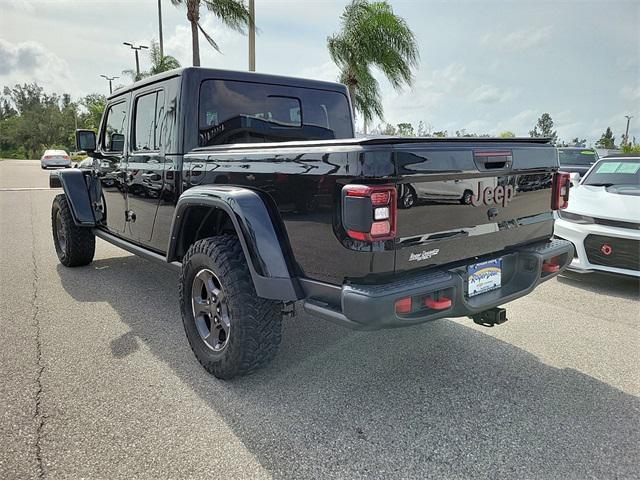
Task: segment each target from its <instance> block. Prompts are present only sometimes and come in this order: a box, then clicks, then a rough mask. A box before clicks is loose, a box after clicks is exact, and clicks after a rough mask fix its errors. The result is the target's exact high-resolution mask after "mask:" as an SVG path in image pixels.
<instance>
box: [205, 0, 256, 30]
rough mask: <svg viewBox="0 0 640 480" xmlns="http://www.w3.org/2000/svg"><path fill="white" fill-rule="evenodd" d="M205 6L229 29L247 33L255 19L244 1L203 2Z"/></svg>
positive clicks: (213, 0) (219, 0)
mask: <svg viewBox="0 0 640 480" xmlns="http://www.w3.org/2000/svg"><path fill="white" fill-rule="evenodd" d="M201 2H202V3H203V4H204V6H205V7H206V8H207V10H209V11H210V12H211V13H213V14H214V15H215V16H216V17H218V19H219V20H220V21H221V22H222V23H223V24H224V25H226V26H227V27H229V28H231V29H232V30H235V31H237V32H240V33H245V31H246V27H247V26H248V25H251V24H252V23H253V18H251V14H250V13H249V10H248V9H247V7H246V6H245V4H244V1H242V0H201Z"/></svg>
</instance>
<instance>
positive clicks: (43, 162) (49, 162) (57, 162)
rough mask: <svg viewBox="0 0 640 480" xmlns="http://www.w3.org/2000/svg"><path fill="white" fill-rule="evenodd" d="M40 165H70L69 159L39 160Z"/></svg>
mask: <svg viewBox="0 0 640 480" xmlns="http://www.w3.org/2000/svg"><path fill="white" fill-rule="evenodd" d="M40 166H42V167H70V166H71V160H63V159H60V160H40Z"/></svg>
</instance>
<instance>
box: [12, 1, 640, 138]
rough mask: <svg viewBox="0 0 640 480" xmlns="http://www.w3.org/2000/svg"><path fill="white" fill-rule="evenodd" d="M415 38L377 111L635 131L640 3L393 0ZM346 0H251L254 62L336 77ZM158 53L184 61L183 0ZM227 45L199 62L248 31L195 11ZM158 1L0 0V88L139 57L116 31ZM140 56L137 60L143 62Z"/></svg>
mask: <svg viewBox="0 0 640 480" xmlns="http://www.w3.org/2000/svg"><path fill="white" fill-rule="evenodd" d="M390 3H391V4H392V5H393V7H394V10H395V11H396V13H398V14H400V15H402V16H404V17H405V18H406V19H407V21H408V23H409V25H410V27H411V28H412V29H413V31H414V32H415V34H416V36H417V38H418V44H419V47H420V54H421V64H420V68H419V69H418V70H417V71H416V75H415V83H414V86H413V88H411V89H407V90H405V91H403V92H401V93H396V92H394V91H393V90H392V89H391V88H389V86H388V85H387V84H385V83H384V82H382V86H383V93H384V99H385V100H384V106H385V120H386V121H388V122H390V123H398V122H407V121H408V122H412V123H414V124H416V125H417V123H418V121H423V122H424V123H425V124H426V125H428V126H430V127H431V128H432V129H433V130H448V131H449V132H450V133H451V132H455V131H456V130H459V129H466V130H467V131H469V132H476V133H489V134H497V133H499V132H501V131H503V130H512V131H514V132H516V133H517V134H519V135H528V131H529V130H530V129H531V128H532V127H533V125H534V124H535V121H536V119H537V118H538V117H539V116H540V114H542V113H543V112H549V113H550V114H551V116H552V117H553V119H554V121H555V123H556V127H557V129H558V133H559V135H560V137H561V138H562V139H567V140H570V139H571V138H573V137H576V136H579V137H581V138H582V137H586V138H587V139H589V141H590V142H593V141H595V140H596V139H597V138H599V136H600V134H601V133H602V131H603V130H604V129H605V128H606V127H607V126H610V127H611V128H612V129H613V131H614V133H615V135H616V138H619V137H620V134H621V133H623V131H624V127H625V122H626V120H625V118H624V115H627V114H631V115H634V116H635V117H636V118H634V119H633V120H632V124H631V131H630V134H631V135H635V136H636V137H638V138H640V28H639V26H640V1H639V0H630V1H616V0H600V1H583V0H574V1H548V2H545V1H540V0H537V1H532V2H528V1H520V0H514V1H508V0H502V1H486V0H477V1H471V0H469V1H454V0H449V1H430V0H429V1H427V0H422V1H420V0H413V1H410V0H390ZM345 4H346V0H340V1H334V0H304V1H301V0H256V22H257V24H258V27H259V28H260V34H259V36H258V38H257V47H256V49H257V70H258V71H260V72H266V73H276V74H283V75H293V76H303V77H309V78H317V79H324V80H335V79H336V77H337V70H336V68H335V66H334V65H333V64H332V63H331V61H330V59H329V56H328V54H327V50H326V38H327V36H328V35H330V34H332V33H333V32H335V31H336V30H337V29H338V26H339V16H340V13H341V12H342V9H343V8H344V5H345ZM163 14H164V21H163V23H164V34H165V51H166V53H168V54H171V55H173V56H175V57H176V58H178V60H179V61H180V62H181V63H182V64H183V65H189V62H190V59H191V53H190V29H189V25H188V23H187V21H186V14H185V12H184V11H182V10H179V9H177V8H176V7H174V6H173V5H171V3H170V2H169V1H168V0H163ZM203 17H204V18H203V24H204V26H205V29H206V30H207V31H208V32H210V33H211V34H212V36H213V37H214V38H215V39H216V41H217V42H218V44H219V45H220V47H221V48H222V51H223V54H218V53H216V52H215V51H214V50H213V49H212V48H210V47H209V46H208V44H206V42H204V40H202V39H201V43H200V45H201V55H202V64H203V66H210V67H216V68H224V69H233V70H243V69H246V68H247V56H248V55H247V38H246V37H244V36H242V35H240V34H237V33H235V32H231V31H229V30H226V29H224V28H222V27H220V25H219V24H218V23H217V22H216V20H215V19H214V18H212V17H209V16H207V14H206V13H205V12H203ZM157 21H158V19H157V1H156V0H0V87H1V86H4V85H13V84H15V83H18V82H31V81H37V82H38V83H40V84H42V85H43V86H45V88H47V89H48V90H51V91H56V92H59V93H60V92H63V91H64V92H68V93H70V94H72V95H73V96H74V97H78V96H81V95H84V94H87V93H91V92H96V91H97V92H106V91H107V88H108V87H107V83H106V81H105V80H103V79H102V78H100V77H99V75H100V74H109V75H120V76H122V73H121V72H122V70H124V69H127V68H133V67H134V59H133V52H132V51H131V50H129V49H128V47H125V46H123V45H122V42H123V41H130V42H141V43H146V44H148V43H149V41H150V40H151V39H152V38H156V39H157V37H158V24H157ZM146 64H147V59H146V58H144V57H143V58H142V67H143V68H145V66H146Z"/></svg>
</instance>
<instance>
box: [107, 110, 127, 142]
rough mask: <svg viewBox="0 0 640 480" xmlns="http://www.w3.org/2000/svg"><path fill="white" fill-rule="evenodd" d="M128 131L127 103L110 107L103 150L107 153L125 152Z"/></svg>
mask: <svg viewBox="0 0 640 480" xmlns="http://www.w3.org/2000/svg"><path fill="white" fill-rule="evenodd" d="M126 130H127V102H120V103H116V104H115V105H111V106H110V107H109V111H108V112H107V120H106V122H105V126H104V135H103V137H102V148H103V150H105V151H107V152H114V153H122V152H123V151H124V135H125V132H126Z"/></svg>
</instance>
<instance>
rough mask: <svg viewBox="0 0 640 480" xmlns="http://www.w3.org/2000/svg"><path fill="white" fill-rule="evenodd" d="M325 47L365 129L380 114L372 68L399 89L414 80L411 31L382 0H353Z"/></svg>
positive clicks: (414, 51) (415, 53) (415, 62)
mask: <svg viewBox="0 0 640 480" xmlns="http://www.w3.org/2000/svg"><path fill="white" fill-rule="evenodd" d="M327 47H328V49H329V55H331V59H332V60H333V61H334V62H335V64H336V65H337V66H338V68H339V69H340V77H339V80H340V82H342V83H344V84H345V85H347V88H348V89H349V94H350V96H351V102H352V104H353V108H354V114H355V111H356V110H357V111H358V112H360V114H361V115H362V117H363V119H364V122H365V128H366V124H367V123H369V122H371V120H373V118H374V117H379V118H382V116H383V109H382V100H381V98H380V86H379V84H378V81H377V80H376V79H375V77H374V75H373V72H372V68H373V67H376V68H378V69H379V70H380V71H382V73H383V74H384V76H385V77H386V78H387V80H388V81H389V82H390V83H391V85H392V86H393V87H394V88H395V89H396V90H399V89H401V88H402V87H403V86H411V84H412V83H413V73H412V69H413V68H415V67H417V66H418V61H419V58H420V54H419V52H418V47H417V45H416V39H415V36H414V34H413V32H412V31H411V29H409V26H408V25H407V23H406V22H405V21H404V19H403V18H401V17H399V16H397V15H396V14H394V13H393V9H392V8H391V6H390V5H389V4H388V3H387V2H386V1H384V0H383V1H378V2H371V3H370V2H369V1H367V0H352V2H351V3H350V4H349V5H347V6H346V7H345V9H344V12H343V13H342V16H341V29H340V31H339V32H338V33H336V34H335V35H333V36H331V37H329V38H328V39H327Z"/></svg>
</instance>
